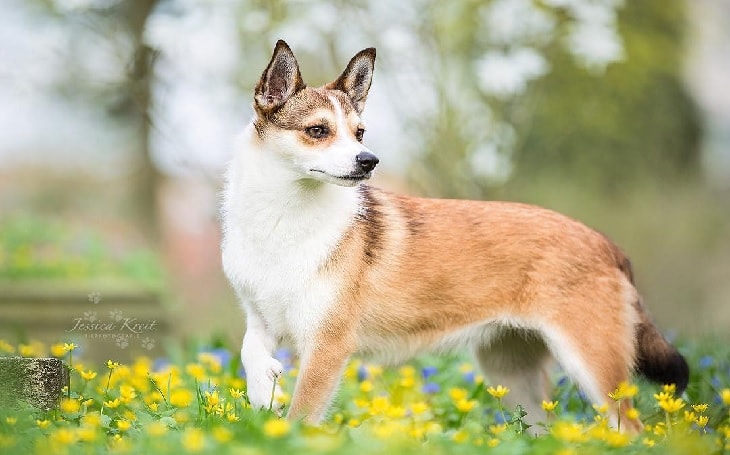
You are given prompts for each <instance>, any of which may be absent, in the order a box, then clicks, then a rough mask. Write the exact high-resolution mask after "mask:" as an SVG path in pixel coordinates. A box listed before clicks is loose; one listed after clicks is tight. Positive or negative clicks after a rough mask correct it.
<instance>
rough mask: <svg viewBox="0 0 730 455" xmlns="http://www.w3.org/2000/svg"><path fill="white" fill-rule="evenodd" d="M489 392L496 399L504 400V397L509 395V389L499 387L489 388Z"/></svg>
mask: <svg viewBox="0 0 730 455" xmlns="http://www.w3.org/2000/svg"><path fill="white" fill-rule="evenodd" d="M487 392H488V393H489V394H490V395H491V396H493V397H494V398H497V399H500V398H504V396H505V395H507V394H508V393H509V389H508V388H507V387H504V386H501V385H498V386H497V387H489V388H487Z"/></svg>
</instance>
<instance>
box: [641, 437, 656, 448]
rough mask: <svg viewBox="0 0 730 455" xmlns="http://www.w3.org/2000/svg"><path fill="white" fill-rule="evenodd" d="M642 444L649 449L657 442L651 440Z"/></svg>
mask: <svg viewBox="0 0 730 455" xmlns="http://www.w3.org/2000/svg"><path fill="white" fill-rule="evenodd" d="M641 443H642V444H644V445H645V446H647V447H654V444H656V442H655V441H654V440H653V439H649V438H644V439H642V440H641Z"/></svg>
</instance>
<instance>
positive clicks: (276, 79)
mask: <svg viewBox="0 0 730 455" xmlns="http://www.w3.org/2000/svg"><path fill="white" fill-rule="evenodd" d="M306 86H307V85H306V84H305V83H304V81H303V80H302V74H301V73H300V72H299V64H297V59H296V58H295V57H294V53H293V52H292V51H291V49H290V48H289V46H288V45H287V44H286V43H285V42H284V41H283V40H279V41H277V42H276V47H275V48H274V54H273V55H272V56H271V61H270V62H269V66H267V67H266V69H265V70H264V73H263V74H262V75H261V80H260V81H259V83H258V84H257V85H256V90H255V92H254V100H255V101H256V105H257V106H258V107H259V108H261V109H262V110H264V111H274V110H276V109H278V108H280V107H281V106H282V105H284V103H286V101H287V100H288V99H289V98H291V97H292V95H294V94H295V93H297V92H298V91H299V90H301V89H303V88H304V87H306Z"/></svg>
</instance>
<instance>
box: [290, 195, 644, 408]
mask: <svg viewBox="0 0 730 455" xmlns="http://www.w3.org/2000/svg"><path fill="white" fill-rule="evenodd" d="M366 194H367V195H368V197H367V198H366V200H367V199H368V198H370V200H371V202H372V205H371V206H370V207H368V209H367V213H366V214H365V215H364V216H363V218H362V219H360V220H358V222H357V223H356V224H355V225H354V226H353V228H352V230H351V231H350V232H349V233H348V234H347V235H346V237H345V238H344V239H343V241H342V243H341V244H340V245H339V248H338V249H337V251H336V252H335V253H334V254H333V255H332V257H331V260H330V261H329V262H328V263H327V264H326V265H325V266H324V267H323V268H322V274H324V275H328V276H331V277H337V278H338V279H339V280H341V289H343V292H342V295H341V304H340V306H338V308H337V311H336V313H334V314H332V319H330V322H329V323H327V325H326V327H323V328H322V330H321V333H322V335H321V337H320V341H319V343H320V347H318V349H317V351H320V350H321V351H326V352H327V356H325V357H318V356H316V355H312V356H311V361H308V362H305V364H307V369H308V371H302V372H301V374H302V375H303V379H302V382H301V385H299V386H298V387H297V389H298V390H307V392H306V393H296V392H295V398H294V402H293V403H292V409H291V414H292V415H293V416H296V415H301V414H302V413H301V410H303V409H314V408H316V407H317V406H316V405H315V403H318V402H319V401H320V397H322V396H327V395H328V393H327V391H324V390H319V389H318V387H320V386H321V387H322V388H327V389H328V388H330V387H334V386H335V382H336V381H334V382H330V381H322V380H319V381H318V380H316V379H313V377H318V376H327V375H333V374H334V372H333V371H332V370H333V369H335V370H337V369H339V368H341V367H342V365H344V362H345V361H346V359H347V358H348V357H349V355H351V354H352V353H354V352H356V351H358V350H360V351H363V352H365V353H372V354H378V350H379V345H380V344H387V343H391V342H395V343H399V344H401V345H402V346H410V347H413V348H412V350H413V351H414V352H418V351H420V350H422V349H427V348H428V347H430V346H433V345H435V344H437V343H438V341H439V340H441V339H443V338H444V337H446V336H447V335H448V334H449V333H451V332H454V331H457V330H460V329H462V328H464V327H467V326H470V325H472V324H478V323H487V322H488V321H502V320H521V321H535V323H536V324H537V325H543V324H544V325H549V326H552V327H556V328H559V330H561V332H562V333H563V334H564V335H565V336H566V337H567V338H568V339H569V340H570V341H571V342H572V346H573V347H574V348H575V349H577V350H579V351H580V354H581V356H582V358H583V359H584V360H585V366H586V368H588V369H590V374H591V376H593V377H595V378H597V381H598V384H597V385H598V387H599V388H600V393H601V394H602V396H604V397H606V398H607V396H608V393H609V392H612V391H613V390H614V389H615V388H616V387H617V386H618V384H619V383H620V382H621V381H626V380H628V379H629V374H630V372H631V369H632V365H633V361H634V346H633V331H634V320H635V318H636V317H637V316H636V315H635V314H634V310H633V307H632V303H633V302H632V301H631V300H630V299H634V298H636V293H635V291H634V290H633V287H631V285H630V283H629V281H628V279H627V278H626V277H625V276H624V274H623V272H621V270H620V269H619V264H618V263H617V257H622V255H621V254H620V251H618V250H617V248H616V247H615V246H614V245H613V244H612V243H610V242H609V241H608V240H607V239H606V238H605V237H604V236H602V235H601V234H598V233H597V232H595V231H593V230H591V229H589V228H587V227H586V226H584V225H583V224H581V223H578V222H576V221H574V220H572V219H570V218H567V217H565V216H563V215H560V214H558V213H555V212H552V211H549V210H546V209H542V208H538V207H532V206H528V205H524V204H515V203H504V202H475V201H454V200H452V201H447V200H438V199H420V198H410V197H404V196H396V195H393V194H389V193H386V192H383V191H380V190H376V189H374V188H367V189H366ZM587 334H589V335H587ZM524 336H525V334H524V332H523V331H521V330H518V329H513V330H508V331H507V332H506V335H505V336H504V337H500V339H499V340H498V341H497V342H496V343H493V344H485V345H484V346H483V347H480V348H478V350H477V358H478V360H479V361H480V363H481V364H482V365H483V367H485V368H486V369H488V370H489V371H492V369H494V371H501V372H502V374H503V375H504V377H505V378H512V379H514V380H520V377H522V376H526V377H523V378H522V380H523V381H525V380H527V378H529V379H531V380H532V379H535V378H537V379H536V380H538V381H539V380H540V378H539V377H540V375H541V374H542V373H541V366H542V365H543V363H544V361H545V360H546V359H547V358H548V350H547V348H546V347H545V344H544V343H543V341H542V338H541V337H540V336H535V335H529V334H528V335H527V336H528V338H524ZM529 336H532V337H533V338H532V339H530V338H529ZM407 350H410V348H409V349H407ZM307 360H310V359H307ZM559 360H560V359H559ZM310 376H311V377H310ZM303 384H307V385H306V386H304V385H303ZM506 384H507V385H508V386H512V387H513V388H517V389H524V391H523V392H525V393H528V394H532V396H531V397H530V400H529V401H530V402H531V403H538V404H539V402H540V400H541V399H546V398H547V397H545V396H542V395H541V392H542V390H543V388H542V387H537V389H534V388H532V389H531V388H530V387H529V386H530V384H529V381H528V383H525V384H524V387H522V386H519V385H518V384H517V383H516V382H515V381H512V382H511V383H510V382H507V383H506ZM305 387H306V388H305ZM528 389H530V390H531V391H527V390H528ZM532 390H536V391H532ZM532 407H533V408H534V404H533V406H532ZM628 407H629V405H628V404H627V405H626V406H625V407H624V409H626V408H628ZM531 411H533V412H536V411H537V410H535V409H531ZM304 414H306V413H304ZM316 414H317V415H319V412H316ZM533 415H534V414H533Z"/></svg>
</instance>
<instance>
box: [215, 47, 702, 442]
mask: <svg viewBox="0 0 730 455" xmlns="http://www.w3.org/2000/svg"><path fill="white" fill-rule="evenodd" d="M374 68H375V49H374V48H368V49H365V50H362V51H360V52H359V53H357V54H356V55H355V56H354V57H353V58H352V59H351V60H350V62H349V63H348V65H347V67H346V68H345V70H344V72H343V73H342V74H341V75H340V76H339V77H338V78H337V79H336V80H334V81H333V82H330V83H328V84H326V85H323V86H321V87H317V88H312V87H308V86H307V85H306V84H305V83H304V81H303V79H302V76H301V73H300V70H299V65H298V63H297V60H296V58H295V56H294V54H293V53H292V51H291V49H290V48H289V46H288V45H287V44H286V43H285V42H284V41H281V40H280V41H278V42H277V44H276V47H275V49H274V52H273V55H272V57H271V61H270V62H269V64H268V66H267V67H266V69H265V70H264V72H263V74H262V76H261V79H260V81H259V82H258V84H257V85H256V88H255V93H254V103H253V108H254V117H253V119H252V121H251V123H250V124H249V125H248V127H247V128H246V129H245V130H244V132H243V133H242V134H241V135H240V136H239V137H238V139H237V142H236V150H235V156H234V157H233V159H232V161H231V163H230V165H229V167H228V170H227V173H226V184H225V189H224V192H223V206H222V225H223V240H222V262H223V268H224V271H225V274H226V276H227V278H228V280H229V281H230V283H231V285H232V287H233V288H234V289H235V291H236V293H237V295H238V298H239V300H240V302H241V304H242V306H243V308H244V310H245V313H246V332H245V335H244V338H243V344H242V347H241V360H242V363H243V367H244V369H245V371H246V378H247V386H248V398H249V401H250V403H251V405H252V406H253V407H256V408H270V407H271V406H272V405H273V407H274V409H276V410H280V411H281V409H282V408H281V404H280V402H279V400H278V398H277V397H278V396H279V394H280V390H279V389H278V385H277V378H278V377H279V376H280V375H281V374H282V365H281V363H279V362H278V361H277V360H276V359H274V357H273V352H274V350H275V348H276V346H277V345H278V344H279V343H280V342H283V341H288V342H289V343H291V345H292V346H293V347H294V349H295V351H296V354H297V355H298V356H299V358H300V369H299V375H298V378H297V382H296V385H295V389H294V393H293V396H292V400H291V403H290V407H289V411H288V417H289V418H293V419H305V421H307V422H308V423H312V424H317V423H320V422H321V421H322V420H323V418H325V416H326V413H327V410H328V407H329V405H330V403H331V401H332V399H333V396H334V395H335V393H336V389H337V386H338V383H339V381H340V378H341V376H342V374H343V370H344V368H345V366H346V364H347V363H348V359H350V358H351V357H352V356H353V355H356V354H357V355H364V356H370V357H374V358H376V359H378V360H379V361H383V362H387V363H391V364H392V363H397V362H402V361H405V360H407V359H409V358H411V357H413V356H414V355H416V354H419V353H421V352H424V351H429V350H432V351H433V350H435V351H449V350H452V349H459V348H468V349H471V351H472V352H473V354H474V356H475V358H476V361H477V363H478V364H479V366H480V367H481V368H482V369H483V370H484V371H485V372H486V373H487V375H488V377H489V378H490V379H491V380H492V381H495V382H496V383H499V384H504V385H506V386H508V387H510V389H511V390H512V393H510V394H509V395H508V396H507V397H506V398H508V399H509V400H508V401H507V404H521V405H522V406H524V408H525V409H526V411H527V412H528V419H529V418H530V417H534V416H537V415H541V411H540V403H541V400H543V399H546V398H547V397H546V396H545V391H546V390H547V387H546V386H547V384H546V383H545V381H546V379H545V375H544V374H543V370H544V367H545V365H546V362H547V361H549V359H555V360H557V362H558V363H559V364H560V365H561V366H562V368H563V369H564V370H565V372H566V373H567V374H568V376H569V377H570V378H571V379H572V380H573V381H574V382H575V383H576V384H577V385H578V387H579V388H580V389H581V390H582V391H583V392H584V393H585V395H586V397H587V398H588V399H589V400H591V401H592V402H594V403H599V404H601V403H605V402H607V401H608V394H609V393H610V392H612V391H614V390H615V389H616V388H617V387H618V385H619V384H620V383H622V382H623V381H628V380H629V379H630V375H631V374H632V372H638V373H641V374H643V375H645V376H646V377H647V378H649V379H650V380H653V381H655V382H659V383H666V384H670V383H671V384H675V385H676V387H677V391H678V392H679V393H681V391H683V390H684V389H685V388H686V386H687V383H688V376H689V368H688V366H687V362H686V361H685V359H684V358H683V357H682V356H681V355H680V354H679V353H678V351H677V350H676V349H675V348H674V347H673V346H672V345H671V344H670V343H669V342H668V341H667V340H666V339H665V338H664V337H663V336H662V334H661V333H660V332H659V330H658V329H657V327H656V326H655V325H654V323H653V322H652V320H651V318H650V316H649V314H648V313H647V311H646V309H645V308H644V305H643V304H642V300H641V297H640V296H639V293H638V292H637V290H636V287H635V286H634V278H633V274H632V270H631V264H630V262H629V260H628V259H627V258H626V256H625V255H624V253H623V252H622V251H621V250H620V249H619V248H618V247H617V246H616V245H614V243H612V242H611V241H610V240H609V239H608V238H607V237H605V236H604V235H602V234H600V233H598V232H596V231H594V230H592V229H590V228H588V227H586V226H585V225H583V224H581V223H580V222H578V221H575V220H573V219H571V218H568V217H567V216H564V215H561V214H558V213H556V212H553V211H550V210H547V209H544V208H540V207H535V206H530V205H526V204H519V203H509V202H485V201H467V200H442V199H425V198H417V197H408V196H401V195H396V194H392V193H389V192H386V191H383V190H380V189H377V188H374V187H371V186H367V185H365V184H364V182H365V181H366V180H368V179H369V178H370V177H371V175H372V173H373V171H374V169H375V167H376V166H377V164H378V158H377V156H376V155H375V154H374V153H373V152H372V151H370V150H369V149H368V148H367V147H366V146H365V145H363V135H364V133H365V124H364V123H363V120H362V118H361V115H362V112H363V109H364V107H365V102H366V100H367V96H368V91H369V89H370V85H371V82H372V78H373V71H374ZM624 401H625V402H624V403H622V405H621V406H620V412H621V413H622V414H625V413H626V412H627V411H628V410H629V409H630V408H631V403H630V401H629V400H624ZM610 413H611V415H610V420H611V421H612V422H613V424H614V426H615V425H616V422H617V421H618V419H619V416H618V411H617V410H616V409H613V410H612V411H610ZM621 421H622V422H625V425H623V428H627V426H628V427H631V426H632V425H633V428H629V431H631V430H632V429H633V430H634V431H638V430H639V429H640V428H641V424H640V423H638V422H636V421H632V420H630V419H627V418H625V416H622V418H621Z"/></svg>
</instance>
